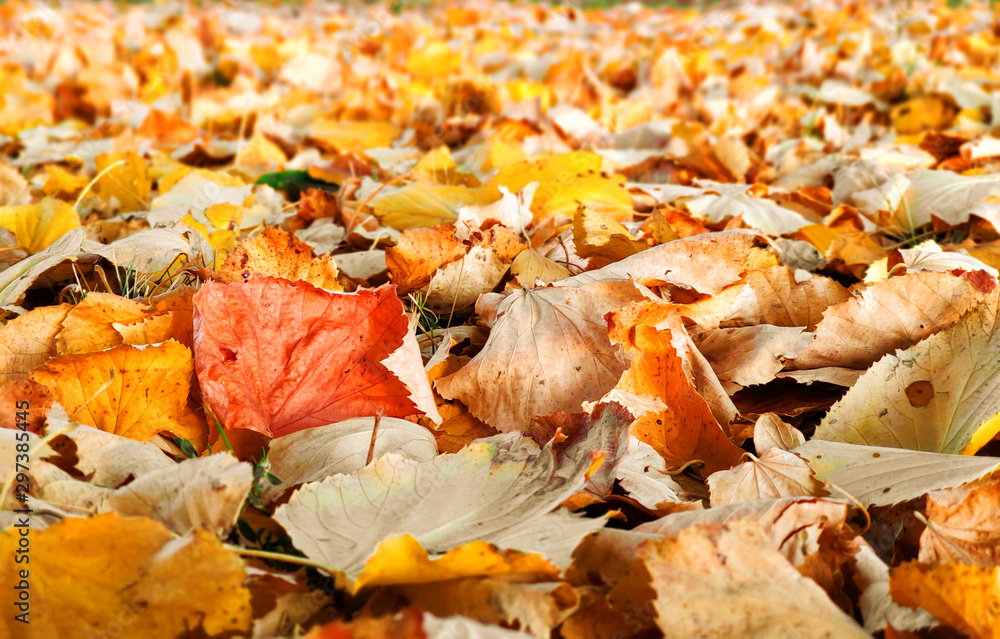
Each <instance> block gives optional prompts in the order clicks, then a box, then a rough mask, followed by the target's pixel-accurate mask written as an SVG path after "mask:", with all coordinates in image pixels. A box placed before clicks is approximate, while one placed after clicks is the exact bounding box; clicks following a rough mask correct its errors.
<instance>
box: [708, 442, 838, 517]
mask: <svg viewBox="0 0 1000 639" xmlns="http://www.w3.org/2000/svg"><path fill="white" fill-rule="evenodd" d="M747 455H748V456H749V457H750V459H749V460H748V461H746V462H743V463H742V464H740V465H739V466H736V467H735V468H733V469H731V470H720V471H719V472H716V473H712V474H711V475H710V476H709V477H708V480H707V481H708V487H709V489H710V490H711V491H712V501H711V504H712V506H721V505H723V504H731V503H737V502H742V501H752V500H754V499H769V498H771V499H773V498H776V497H794V496H798V495H814V496H822V495H824V494H825V491H824V490H823V484H822V483H820V482H819V481H817V480H816V478H815V477H814V473H813V471H812V469H811V468H810V467H809V464H807V463H806V462H804V461H802V459H800V458H799V457H798V456H796V455H795V454H794V453H790V452H787V451H784V450H781V449H780V448H772V449H770V450H768V451H767V452H765V453H764V454H762V455H761V456H760V457H759V458H757V457H754V456H753V455H750V454H749V453H747Z"/></svg>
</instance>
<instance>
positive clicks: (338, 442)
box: [264, 417, 437, 501]
mask: <svg viewBox="0 0 1000 639" xmlns="http://www.w3.org/2000/svg"><path fill="white" fill-rule="evenodd" d="M374 426H375V418H373V417H356V418H354V419H348V420H345V421H342V422H337V423H336V424H328V425H326V426H319V427H317V428H309V429H306V430H300V431H298V432H296V433H292V434H290V435H285V436H284V437H279V438H277V439H275V440H273V441H272V442H271V445H270V447H269V448H268V454H267V457H268V459H269V460H271V473H272V474H274V475H275V476H276V477H277V478H278V479H280V480H281V483H280V484H278V485H277V486H274V485H269V484H265V485H264V498H265V500H268V501H270V500H272V499H275V498H276V497H278V496H279V495H281V494H282V493H283V492H285V491H286V490H289V489H291V488H293V487H295V486H298V485H299V484H304V483H306V482H311V481H322V480H323V479H326V478H327V477H330V476H332V475H338V474H347V473H353V472H355V471H358V470H361V469H362V468H364V467H365V464H366V463H367V460H368V447H369V445H370V444H371V439H372V428H374ZM388 453H396V454H398V455H401V456H402V457H404V458H407V459H412V460H414V461H418V462H426V461H429V460H431V459H433V458H434V456H435V455H437V444H435V442H434V435H432V434H431V433H430V431H428V430H427V429H426V428H424V427H422V426H418V425H416V424H414V423H413V422H408V421H406V420H403V419H398V418H395V417H383V418H382V419H380V420H379V425H378V433H377V436H376V438H375V449H374V453H373V459H374V458H379V457H382V456H384V455H386V454H388Z"/></svg>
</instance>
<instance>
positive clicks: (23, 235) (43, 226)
mask: <svg viewBox="0 0 1000 639" xmlns="http://www.w3.org/2000/svg"><path fill="white" fill-rule="evenodd" d="M0 226H2V227H3V228H5V229H7V230H8V231H11V232H12V233H14V237H16V238H17V243H18V244H20V245H21V246H23V247H24V248H26V249H27V250H28V251H29V252H31V253H38V252H39V251H41V250H43V249H45V248H48V246H49V245H50V244H52V243H53V242H55V241H56V240H58V239H59V238H60V237H62V236H63V235H65V234H66V233H68V232H69V231H72V230H73V229H75V228H79V227H80V216H79V215H77V213H76V209H74V208H73V207H72V206H70V205H69V204H67V203H66V202H63V201H62V200H57V199H56V198H53V197H46V198H43V199H42V200H41V201H40V202H36V203H35V204H26V205H24V206H0Z"/></svg>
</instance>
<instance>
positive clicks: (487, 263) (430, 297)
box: [424, 246, 508, 317]
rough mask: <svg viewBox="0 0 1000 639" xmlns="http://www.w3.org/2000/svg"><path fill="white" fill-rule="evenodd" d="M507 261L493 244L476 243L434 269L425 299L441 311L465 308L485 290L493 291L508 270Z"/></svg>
mask: <svg viewBox="0 0 1000 639" xmlns="http://www.w3.org/2000/svg"><path fill="white" fill-rule="evenodd" d="M507 268H508V266H507V264H506V263H505V262H504V261H503V260H502V259H500V256H499V255H498V254H497V252H496V251H494V250H493V249H492V248H489V247H483V246H473V247H472V248H471V249H469V252H468V253H466V254H465V256H464V257H462V258H461V259H459V260H457V261H455V262H451V263H449V264H446V265H444V266H442V267H440V268H438V270H437V271H436V272H435V273H434V275H433V276H432V277H431V281H430V284H428V286H427V293H426V295H425V296H424V301H425V303H426V304H427V306H428V307H430V308H431V309H433V310H434V311H436V312H438V313H448V315H449V317H450V316H451V314H452V311H454V312H463V313H464V312H466V311H468V310H469V309H470V308H471V307H473V306H475V304H476V300H478V299H479V296H480V295H482V294H483V293H489V292H491V291H493V289H495V288H496V287H497V285H498V284H499V283H500V281H501V280H502V279H503V277H504V275H506V273H507Z"/></svg>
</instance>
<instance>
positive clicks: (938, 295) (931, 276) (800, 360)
mask: <svg viewBox="0 0 1000 639" xmlns="http://www.w3.org/2000/svg"><path fill="white" fill-rule="evenodd" d="M982 299H983V296H982V294H981V293H980V292H979V290H978V289H976V287H975V286H973V285H972V284H970V283H969V282H968V280H965V279H963V278H961V277H957V276H955V275H951V274H950V273H933V272H922V273H912V274H906V275H901V276H898V277H891V278H889V279H887V280H883V281H881V282H877V283H875V284H873V285H871V286H869V287H867V288H865V289H864V290H862V291H861V294H860V295H858V296H856V297H853V298H852V299H850V300H848V301H846V302H842V303H840V304H837V305H835V306H831V307H829V308H828V309H827V310H826V312H825V313H824V314H823V319H822V321H820V322H819V324H818V325H817V326H816V340H815V341H814V342H813V343H812V344H810V345H809V346H808V347H806V348H805V349H804V350H803V351H801V352H800V353H799V354H798V355H797V356H796V357H794V358H793V359H791V360H790V361H789V362H788V365H787V367H788V368H789V369H792V370H803V369H809V368H819V367H822V366H846V367H848V368H861V369H863V368H868V367H869V366H870V365H871V364H873V363H875V362H876V361H877V360H878V359H879V358H881V357H882V356H883V355H885V354H886V353H892V352H893V351H895V350H897V349H902V348H907V347H910V346H912V345H914V344H916V343H917V342H919V341H920V340H922V339H924V338H926V337H928V336H930V335H933V334H934V333H937V332H938V331H940V330H942V329H944V328H946V327H948V326H950V325H951V324H953V323H954V322H955V321H956V320H958V318H959V317H961V316H962V315H963V314H965V312H966V311H968V310H969V309H971V308H972V307H973V306H974V305H975V304H976V303H977V302H979V301H980V300H982Z"/></svg>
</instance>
